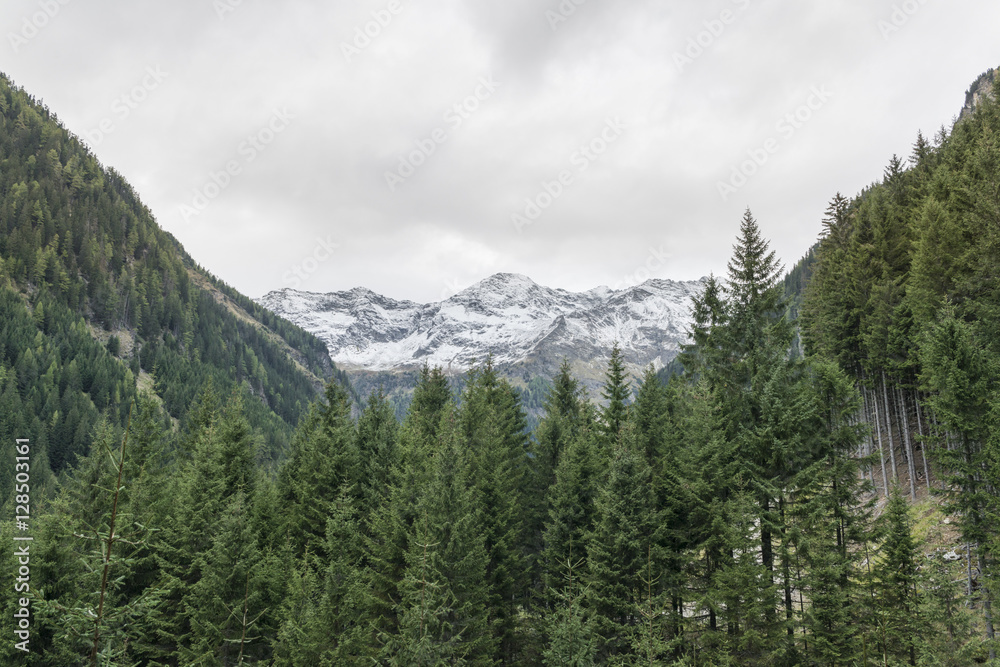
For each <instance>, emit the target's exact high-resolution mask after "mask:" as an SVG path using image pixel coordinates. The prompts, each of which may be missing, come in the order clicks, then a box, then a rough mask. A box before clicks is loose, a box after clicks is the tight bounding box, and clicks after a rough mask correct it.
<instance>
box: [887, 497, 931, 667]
mask: <svg viewBox="0 0 1000 667" xmlns="http://www.w3.org/2000/svg"><path fill="white" fill-rule="evenodd" d="M882 521H883V526H882V530H883V532H884V534H885V540H884V541H883V543H882V547H881V549H880V550H879V552H880V553H879V555H880V558H879V560H878V561H876V565H875V572H874V579H875V586H876V590H877V591H878V596H879V600H878V611H879V614H878V619H879V629H878V630H879V635H880V639H881V648H882V653H883V656H884V657H885V658H886V659H888V658H889V657H892V658H898V659H901V660H903V661H906V663H907V664H910V665H916V664H917V652H916V641H915V640H916V638H917V637H919V636H921V635H922V634H923V632H924V631H925V628H924V627H923V624H922V623H921V619H920V615H919V612H918V610H919V606H920V600H919V598H918V596H917V588H916V576H917V547H916V544H915V543H914V541H913V535H912V533H911V529H910V523H911V522H910V510H909V506H908V505H907V503H906V500H905V499H904V498H903V495H902V492H901V491H900V489H899V487H898V486H893V488H892V494H891V495H890V497H889V504H888V506H887V507H886V512H885V514H884V515H883V517H882Z"/></svg>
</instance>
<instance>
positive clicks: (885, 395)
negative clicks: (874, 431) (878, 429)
mask: <svg viewBox="0 0 1000 667" xmlns="http://www.w3.org/2000/svg"><path fill="white" fill-rule="evenodd" d="M882 403H883V404H884V405H885V430H886V433H887V437H888V438H889V460H890V462H891V463H892V480H893V481H894V482H898V481H899V474H898V469H897V468H896V443H895V442H893V439H892V420H891V419H890V414H891V413H890V412H889V389H888V388H887V387H886V384H885V371H882ZM887 495H888V494H887Z"/></svg>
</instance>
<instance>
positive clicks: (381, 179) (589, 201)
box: [0, 0, 1000, 301]
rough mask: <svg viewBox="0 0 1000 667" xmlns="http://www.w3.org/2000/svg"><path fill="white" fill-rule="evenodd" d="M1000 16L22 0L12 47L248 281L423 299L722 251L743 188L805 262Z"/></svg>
mask: <svg viewBox="0 0 1000 667" xmlns="http://www.w3.org/2000/svg"><path fill="white" fill-rule="evenodd" d="M997 26H1000V5H998V4H997V3H996V2H995V1H986V0H950V1H949V2H945V1H944V0H908V1H907V2H899V1H898V0H895V1H894V0H852V1H843V0H827V1H825V2H822V3H820V2H791V1H790V0H786V1H782V2H779V1H777V0H771V1H767V0H711V1H708V2H705V1H703V0H699V1H695V0H669V1H668V0H648V1H639V0H631V1H616V2H611V1H610V0H502V1H501V0H427V1H425V2H413V1H411V0H358V1H357V2H350V3H348V2H336V3H335V2H315V1H313V2H307V1H283V2H280V3H278V2H264V1H263V0H173V1H172V2H148V1H147V2H128V3H125V2H111V1H109V0H5V1H4V2H3V4H2V6H0V27H2V30H3V34H4V36H5V37H4V43H3V44H0V70H2V71H3V72H5V73H6V74H7V75H9V76H10V77H12V78H13V80H14V81H15V83H16V84H18V85H20V86H22V87H24V88H26V89H27V91H28V92H29V93H31V94H33V95H35V96H36V97H37V98H40V99H42V100H43V101H44V102H45V103H46V104H47V105H48V106H49V107H50V108H51V109H52V110H53V111H55V112H56V114H57V115H58V116H59V117H60V119H61V120H62V122H63V123H64V124H65V125H66V126H67V127H68V128H69V129H70V130H71V131H73V132H75V133H76V134H78V135H80V136H81V137H83V138H84V139H85V140H86V141H87V142H88V143H89V144H90V145H91V146H92V148H93V150H94V151H95V152H96V154H97V155H98V157H99V158H100V160H101V161H102V162H103V163H104V164H105V165H107V166H110V167H113V168H115V169H117V170H118V171H119V172H121V173H122V174H123V175H124V176H125V177H126V178H127V179H128V180H129V181H130V182H131V183H132V184H133V186H135V188H136V189H137V190H138V192H139V194H140V196H141V197H142V199H143V201H144V202H145V203H146V204H147V205H148V206H149V208H150V209H151V210H152V211H153V213H154V214H155V215H156V218H157V220H158V221H159V223H160V224H161V225H162V226H163V227H164V228H165V229H167V230H168V231H170V232H171V233H173V234H174V235H175V236H176V237H177V238H178V239H179V240H180V241H181V242H182V243H183V244H184V246H185V247H186V248H187V250H188V252H189V253H190V254H191V255H192V256H193V257H194V258H195V259H196V260H197V261H198V262H199V263H200V264H201V265H202V266H204V267H206V268H208V269H209V270H210V271H212V272H213V273H214V274H215V275H217V276H219V277H220V278H222V279H223V280H225V281H226V282H228V283H230V284H232V285H233V286H235V287H236V288H238V289H239V290H241V291H243V292H245V293H247V294H248V295H250V296H253V297H257V296H260V295H262V294H264V293H266V292H268V291H270V290H272V289H279V288H282V287H300V288H301V289H305V290H309V291H316V292H323V291H336V290H343V289H349V288H351V287H355V286H359V285H362V286H366V287H370V288H372V289H374V290H376V291H378V292H381V293H384V294H386V295H389V296H393V297H396V298H407V299H413V300H417V301H431V300H437V299H440V298H442V297H445V296H448V295H450V294H451V293H454V292H455V291H457V290H459V289H461V288H464V287H466V286H468V285H471V284H472V283H474V282H476V281H478V280H480V279H482V278H484V277H486V276H488V275H490V274H492V273H495V272H498V271H509V272H516V273H523V274H526V275H528V276H530V277H531V278H533V279H534V280H535V281H536V282H538V283H541V284H544V285H549V286H552V287H564V288H567V289H571V290H586V289H590V288H592V287H595V286H597V285H601V284H605V285H609V286H619V287H620V286H622V285H626V284H629V283H636V282H641V280H643V279H645V278H646V277H649V276H652V277H658V278H673V279H694V278H699V277H701V276H703V275H707V274H708V273H709V272H715V273H722V272H724V271H725V265H726V261H727V259H728V257H729V255H730V251H731V246H732V242H733V239H734V237H735V234H736V232H737V230H738V227H739V221H740V218H741V216H742V213H743V211H744V209H745V208H746V207H747V206H749V207H750V208H751V210H752V211H753V213H754V215H755V216H756V218H757V220H758V222H759V223H760V226H761V228H762V230H763V232H764V234H765V235H766V236H767V237H768V238H770V239H771V243H772V247H773V248H774V249H775V250H777V252H778V254H779V256H780V257H781V259H782V261H783V262H785V264H786V266H788V267H790V266H791V265H792V264H793V263H794V262H795V261H796V260H797V259H798V258H799V257H800V256H801V255H802V254H803V253H804V252H805V251H806V250H807V248H808V247H809V246H810V245H811V244H812V243H813V242H814V241H815V239H816V235H817V233H818V231H819V228H820V224H819V221H820V219H821V217H822V214H823V210H824V209H825V207H826V204H827V203H828V201H829V200H830V198H831V197H832V196H833V195H834V194H835V193H836V192H837V191H841V192H843V193H844V194H845V195H854V194H856V193H857V192H858V191H859V190H860V189H861V188H863V187H864V186H865V185H867V184H869V183H871V182H872V181H874V180H877V179H878V178H879V177H880V175H881V173H882V170H883V168H884V167H885V165H886V164H887V163H888V162H889V160H890V158H891V157H892V155H893V153H898V154H900V155H901V156H908V155H909V153H910V148H911V146H912V143H913V141H914V139H915V138H916V135H917V131H918V130H922V131H923V132H924V133H925V134H927V135H928V136H932V135H934V134H935V132H936V131H937V130H938V128H940V126H941V125H942V124H944V125H947V126H949V127H950V125H951V122H952V119H953V117H954V116H955V115H956V114H957V113H958V111H959V110H960V108H961V106H962V103H963V101H964V93H965V91H966V89H967V88H968V86H969V84H970V83H971V82H972V81H973V79H974V78H975V77H976V76H978V75H979V74H980V73H981V72H983V71H984V70H986V69H988V68H989V67H995V66H997V65H1000V42H998V41H997V39H996V36H997V33H996V29H997ZM366 33H367V34H366ZM456 105H458V106H456ZM560 181H561V182H560ZM720 184H725V187H722V186H720Z"/></svg>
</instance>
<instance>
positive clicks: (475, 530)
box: [383, 411, 498, 665]
mask: <svg viewBox="0 0 1000 667" xmlns="http://www.w3.org/2000/svg"><path fill="white" fill-rule="evenodd" d="M444 419H445V421H444V422H443V424H442V427H441V431H440V435H441V438H442V443H441V448H440V451H439V452H438V453H437V455H436V456H435V457H434V461H433V477H432V480H431V482H430V485H429V486H428V487H427V488H426V489H425V490H424V492H423V493H422V494H421V497H420V499H419V501H418V504H417V508H416V510H417V513H418V519H417V521H415V522H414V524H413V526H412V527H411V534H410V538H409V540H408V542H409V550H408V552H407V556H406V562H407V566H406V570H405V572H404V576H403V580H402V582H401V584H400V588H401V592H402V599H401V602H400V633H399V635H398V636H389V637H386V638H385V642H386V643H385V647H384V650H383V655H384V657H386V658H387V659H388V661H389V663H388V664H392V665H436V664H469V665H489V664H493V657H492V656H493V654H494V652H495V651H496V650H497V644H498V641H497V638H495V637H494V636H493V633H492V632H491V627H490V623H491V616H493V615H492V614H491V613H490V610H489V608H488V604H490V603H489V600H490V597H491V596H490V595H489V592H488V591H489V585H490V576H489V572H488V564H489V561H490V555H489V552H488V550H487V547H486V544H485V542H484V540H483V537H482V535H481V534H480V521H481V518H480V509H479V508H478V506H477V505H478V504H477V502H476V499H475V490H474V487H473V486H472V485H471V482H472V480H471V479H470V469H469V466H468V463H467V452H465V451H463V449H462V447H461V444H460V443H461V436H460V431H459V429H458V428H457V427H458V423H457V420H456V419H455V418H454V417H453V416H452V414H451V413H450V411H449V412H446V414H445V418H444Z"/></svg>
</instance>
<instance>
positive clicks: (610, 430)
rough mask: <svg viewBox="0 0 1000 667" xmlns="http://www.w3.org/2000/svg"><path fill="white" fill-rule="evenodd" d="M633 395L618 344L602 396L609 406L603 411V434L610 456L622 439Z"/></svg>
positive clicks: (606, 374)
mask: <svg viewBox="0 0 1000 667" xmlns="http://www.w3.org/2000/svg"><path fill="white" fill-rule="evenodd" d="M630 395H631V391H630V389H629V382H628V374H627V371H626V370H625V359H624V355H623V354H622V350H621V347H620V346H619V345H618V343H617V342H616V343H615V344H614V347H612V348H611V358H610V359H609V360H608V370H607V372H606V373H605V380H604V389H603V390H602V392H601V396H603V397H604V400H605V401H607V405H606V406H604V408H603V409H602V410H601V424H602V432H603V434H604V447H605V451H606V452H607V453H608V454H609V455H610V454H611V451H612V450H613V449H614V446H615V444H616V443H617V442H618V440H619V438H620V437H621V430H622V427H623V426H624V425H625V419H626V418H627V416H628V399H629V396H630Z"/></svg>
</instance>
